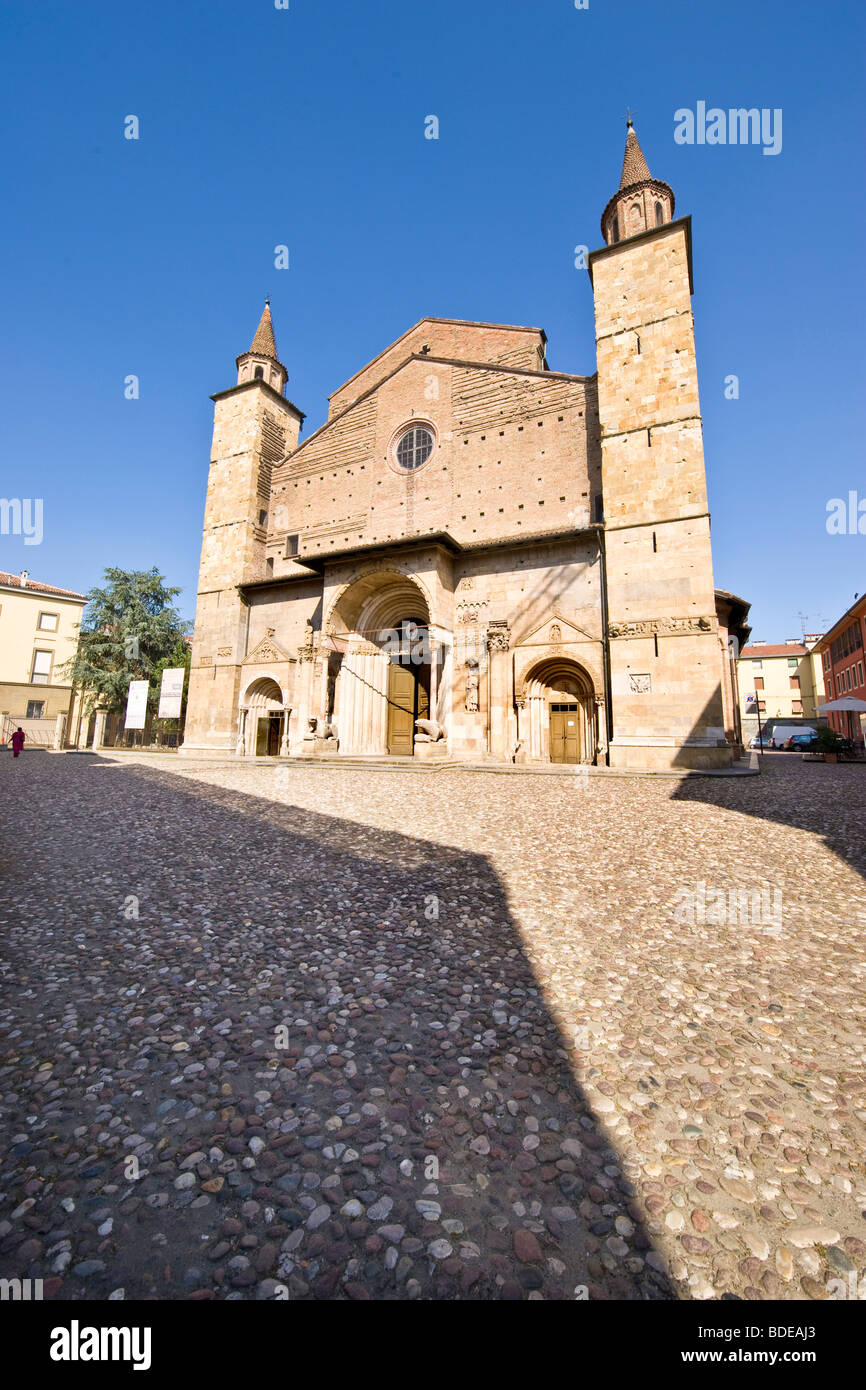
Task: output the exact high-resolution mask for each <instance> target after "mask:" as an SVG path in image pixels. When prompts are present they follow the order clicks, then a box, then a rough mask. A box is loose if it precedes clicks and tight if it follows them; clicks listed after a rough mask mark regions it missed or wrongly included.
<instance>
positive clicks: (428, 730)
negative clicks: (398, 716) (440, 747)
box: [415, 719, 445, 743]
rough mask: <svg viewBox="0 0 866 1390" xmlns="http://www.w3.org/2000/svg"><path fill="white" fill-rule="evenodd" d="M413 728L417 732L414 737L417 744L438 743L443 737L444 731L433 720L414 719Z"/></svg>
mask: <svg viewBox="0 0 866 1390" xmlns="http://www.w3.org/2000/svg"><path fill="white" fill-rule="evenodd" d="M415 728H416V729H417V730H418V732H417V734H416V735H415V738H416V741H417V742H418V743H438V742H439V740H440V739H442V738H444V737H445V730H444V729H443V727H442V725H441V724H437V723H436V720H435V719H416V720H415Z"/></svg>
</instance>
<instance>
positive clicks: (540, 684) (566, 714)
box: [517, 657, 598, 763]
mask: <svg viewBox="0 0 866 1390" xmlns="http://www.w3.org/2000/svg"><path fill="white" fill-rule="evenodd" d="M517 706H518V738H519V739H520V743H521V751H522V752H523V753H524V756H525V757H526V758H527V759H528V760H529V761H531V762H551V763H592V762H594V761H595V757H596V753H597V750H598V727H597V714H596V700H595V692H594V689H593V684H592V680H591V679H590V677H589V675H588V674H587V672H586V671H585V670H584V669H583V667H582V666H579V665H578V663H577V662H576V661H572V660H570V659H569V658H563V657H549V658H547V659H546V660H543V661H540V662H539V663H538V664H537V665H536V666H534V667H532V668H531V669H530V671H528V672H527V675H526V680H525V685H524V689H523V691H522V692H518V698H517Z"/></svg>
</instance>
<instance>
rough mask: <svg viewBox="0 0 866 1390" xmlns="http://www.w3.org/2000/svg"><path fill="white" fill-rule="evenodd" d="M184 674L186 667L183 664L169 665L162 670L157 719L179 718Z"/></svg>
mask: <svg viewBox="0 0 866 1390" xmlns="http://www.w3.org/2000/svg"><path fill="white" fill-rule="evenodd" d="M185 675H186V668H185V667H183V666H178V667H171V668H170V669H166V670H165V671H163V673H162V685H161V686H160V688H159V710H158V712H157V718H158V719H180V707H181V703H182V702H183V678H184V676H185Z"/></svg>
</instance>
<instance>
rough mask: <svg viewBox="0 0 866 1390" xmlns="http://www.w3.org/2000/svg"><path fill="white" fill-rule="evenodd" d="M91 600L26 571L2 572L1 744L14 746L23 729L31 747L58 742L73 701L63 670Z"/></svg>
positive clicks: (0, 621)
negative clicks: (12, 738) (13, 739)
mask: <svg viewBox="0 0 866 1390" xmlns="http://www.w3.org/2000/svg"><path fill="white" fill-rule="evenodd" d="M86 602H87V599H86V597H85V595H84V594H77V593H75V592H74V591H73V590H72V589H58V588H55V587H54V585H52V584H40V583H37V582H36V581H35V580H32V579H31V578H30V576H29V574H28V573H27V571H26V570H23V571H22V573H21V574H6V573H5V572H2V571H0V741H2V742H4V743H8V742H9V738H10V735H11V733H12V732H13V731H14V730H15V729H16V728H18V727H19V725H20V727H21V728H22V729H23V730H24V732H25V734H26V735H27V740H28V742H30V743H53V742H54V741H55V736H56V734H57V732H58V720H62V721H63V722H64V723H65V721H66V719H67V717H68V714H69V710H70V707H71V702H72V686H71V683H70V682H69V681H68V680H66V679H64V678H63V676H62V675H61V667H62V666H63V664H64V663H65V662H66V661H68V660H69V659H70V657H72V656H74V655H75V649H76V647H77V645H78V629H79V626H80V623H81V613H82V609H83V608H84V605H85V603H86ZM61 729H62V726H61Z"/></svg>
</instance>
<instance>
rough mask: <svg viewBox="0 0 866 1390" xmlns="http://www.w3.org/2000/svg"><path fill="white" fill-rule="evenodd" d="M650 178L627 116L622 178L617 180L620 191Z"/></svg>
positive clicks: (638, 142)
mask: <svg viewBox="0 0 866 1390" xmlns="http://www.w3.org/2000/svg"><path fill="white" fill-rule="evenodd" d="M650 178H652V175H651V173H650V171H649V167H648V165H647V162H646V160H645V159H644V157H643V150H642V149H641V147H640V141H639V140H638V138H637V136H636V135H635V133H634V126H633V125H632V123H631V117H630V116H629V118H628V132H627V134H626V137H625V154H624V156H623V161H622V178H621V179H620V181H619V187H620V191H622V189H624V188H631V186H632V184H635V183H643V182H644V180H645V179H650Z"/></svg>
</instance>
